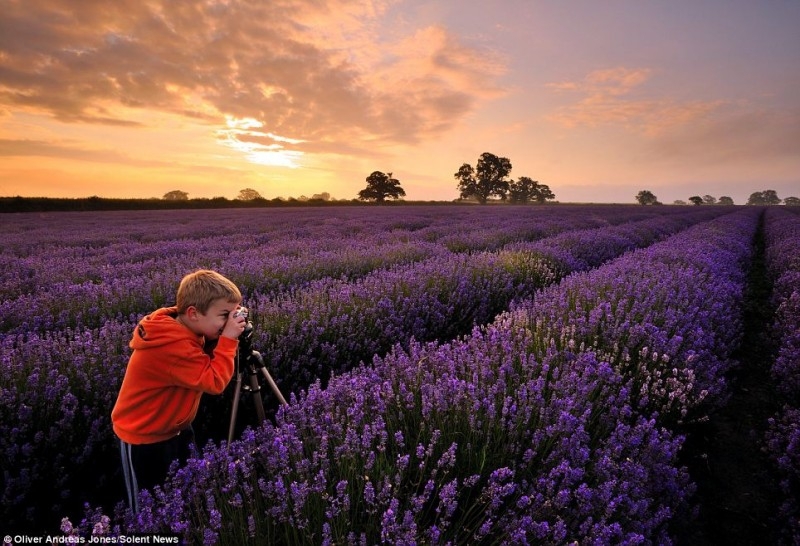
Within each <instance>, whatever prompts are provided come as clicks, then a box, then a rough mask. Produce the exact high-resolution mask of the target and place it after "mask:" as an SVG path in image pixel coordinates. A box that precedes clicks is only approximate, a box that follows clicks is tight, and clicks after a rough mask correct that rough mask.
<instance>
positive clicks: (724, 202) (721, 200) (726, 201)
mask: <svg viewBox="0 0 800 546" xmlns="http://www.w3.org/2000/svg"><path fill="white" fill-rule="evenodd" d="M717 204H719V205H733V199H731V198H730V197H728V196H727V195H723V196H722V197H720V198H719V201H717Z"/></svg>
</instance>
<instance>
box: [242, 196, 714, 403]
mask: <svg viewBox="0 0 800 546" xmlns="http://www.w3.org/2000/svg"><path fill="white" fill-rule="evenodd" d="M718 215H719V214H718V213H716V212H714V214H713V215H710V214H709V213H708V212H707V211H704V210H700V211H691V212H687V213H685V214H682V215H680V216H669V217H657V218H649V219H644V220H640V221H635V222H628V223H625V224H621V225H618V226H610V227H606V228H593V229H576V230H570V231H567V232H564V233H561V234H558V235H555V236H552V237H548V238H545V239H541V240H539V241H535V242H516V243H513V244H510V245H507V246H506V247H505V248H503V249H501V250H498V251H495V252H476V253H472V254H470V255H460V254H452V255H448V256H444V257H433V258H430V259H427V260H423V261H420V262H416V263H410V264H404V265H399V266H395V267H391V268H389V269H385V270H377V271H375V272H373V273H371V274H369V275H366V276H365V277H363V278H361V279H358V280H356V281H352V282H351V281H343V280H336V279H322V280H320V281H318V282H314V283H311V284H310V285H309V286H307V287H303V288H301V289H298V290H295V291H291V292H283V293H279V294H277V295H276V294H260V293H255V294H253V297H252V298H251V300H250V301H249V304H250V305H251V308H252V309H253V310H254V311H255V317H256V318H257V323H256V333H255V335H254V341H253V343H254V345H255V346H257V347H259V348H261V349H263V352H264V353H265V356H266V361H267V363H268V365H269V367H270V369H272V370H274V371H275V375H276V376H277V377H278V382H279V385H280V386H281V387H285V388H286V390H287V391H289V392H291V391H295V390H297V389H298V387H301V388H302V387H305V386H306V385H308V384H309V383H311V382H312V381H314V380H315V379H317V378H321V379H325V378H327V377H328V376H329V375H330V374H332V373H340V372H342V371H347V370H349V369H350V368H352V367H353V366H354V365H356V364H358V363H359V362H360V361H367V362H368V361H369V360H371V358H372V355H374V354H379V355H380V354H384V353H386V352H388V351H389V350H390V349H391V348H392V346H393V345H395V344H398V343H399V344H400V345H401V346H403V347H406V346H407V343H408V341H409V340H411V339H415V340H417V341H431V340H447V339H452V338H454V337H456V336H458V335H461V334H465V333H468V332H469V331H470V329H471V328H472V326H473V325H474V324H484V323H486V322H489V321H491V320H492V319H493V318H494V317H495V315H497V314H498V313H500V312H501V311H503V310H505V309H507V308H508V306H509V304H510V303H511V302H512V301H513V300H514V299H523V298H526V297H529V296H531V295H532V294H533V293H534V292H535V291H536V290H538V289H540V288H541V287H543V286H546V285H549V284H552V283H553V282H555V281H556V280H558V279H560V278H561V277H563V276H564V275H565V274H566V273H572V272H577V271H583V270H587V269H590V268H594V267H597V266H599V265H600V264H601V263H603V262H605V261H607V260H610V259H613V258H615V257H617V256H619V255H621V254H622V253H624V252H626V251H629V250H633V249H635V248H641V247H644V246H647V245H650V244H652V243H654V242H655V241H658V240H660V239H662V238H664V237H666V236H668V235H671V234H673V233H675V232H676V231H679V230H681V229H685V228H686V227H688V226H690V225H692V224H695V223H697V222H698V221H704V220H708V219H710V218H711V217H713V216H718Z"/></svg>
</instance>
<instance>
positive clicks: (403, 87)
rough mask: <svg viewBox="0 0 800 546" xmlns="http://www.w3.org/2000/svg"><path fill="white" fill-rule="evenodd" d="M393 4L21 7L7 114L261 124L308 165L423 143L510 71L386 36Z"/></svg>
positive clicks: (472, 56)
mask: <svg viewBox="0 0 800 546" xmlns="http://www.w3.org/2000/svg"><path fill="white" fill-rule="evenodd" d="M391 3H392V2H391V1H389V0H361V1H349V0H325V1H320V2H307V1H305V0H284V1H280V2H277V1H276V2H272V1H270V2H264V1H258V0H209V1H206V2H174V1H170V0H162V1H153V2H141V1H139V0H115V1H114V2H105V1H100V0H82V1H81V2H74V1H72V0H24V1H23V0H10V1H8V2H4V14H3V17H2V18H0V109H6V110H8V111H15V110H17V111H18V110H22V111H26V112H33V113H37V114H46V115H49V116H52V117H54V118H56V119H58V120H60V121H63V122H67V123H99V124H116V125H131V126H136V125H137V124H139V123H140V121H139V120H138V119H136V117H135V113H134V114H132V113H131V112H135V111H136V109H146V110H147V111H149V112H152V111H163V112H167V113H171V114H177V115H180V116H184V117H188V118H191V119H193V120H201V121H204V122H206V123H209V124H217V125H218V126H220V127H226V125H225V119H226V116H228V117H230V118H235V119H255V120H257V121H258V122H259V123H261V124H262V127H263V131H264V133H271V134H273V135H279V136H280V137H281V138H285V139H289V140H287V141H283V145H285V146H286V147H287V149H288V148H289V147H291V148H292V149H293V150H295V151H298V152H299V151H302V150H303V149H304V146H309V147H310V146H312V145H313V144H314V143H326V142H327V143H331V142H347V143H349V144H350V145H352V146H356V145H358V143H361V146H362V147H365V148H368V147H370V146H372V145H373V144H371V143H373V142H374V141H375V140H377V139H388V140H389V141H394V142H418V141H421V140H424V139H429V138H432V137H435V136H437V135H439V134H441V133H442V132H443V131H446V130H447V129H448V128H450V127H452V126H453V125H454V124H455V123H456V122H457V121H458V120H459V119H461V118H463V117H464V116H465V115H466V114H467V113H469V112H470V111H471V110H472V109H474V108H476V105H477V104H478V102H479V101H481V100H484V99H486V98H490V97H492V96H495V95H496V94H497V93H498V92H499V90H498V89H497V88H496V84H495V83H494V80H495V78H496V77H497V76H498V75H499V74H501V73H502V70H503V68H502V62H503V61H502V59H500V58H498V57H496V56H494V55H493V54H491V52H486V51H482V50H479V49H475V48H472V47H468V46H466V45H464V44H463V43H461V42H460V41H459V40H458V39H456V38H455V37H454V36H453V35H452V34H450V33H449V32H448V31H447V30H445V29H443V28H441V27H431V28H425V29H416V30H417V33H416V34H412V35H410V36H394V35H385V34H383V33H382V29H383V28H384V27H383V26H382V25H383V23H384V21H383V19H382V18H383V17H384V16H386V13H387V9H388V7H389V6H390V5H391ZM123 107H124V108H123Z"/></svg>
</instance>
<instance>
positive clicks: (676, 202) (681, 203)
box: [672, 199, 686, 205]
mask: <svg viewBox="0 0 800 546" xmlns="http://www.w3.org/2000/svg"><path fill="white" fill-rule="evenodd" d="M672 204H673V205H685V204H686V201H684V200H683V199H676V200H675V201H673V202H672Z"/></svg>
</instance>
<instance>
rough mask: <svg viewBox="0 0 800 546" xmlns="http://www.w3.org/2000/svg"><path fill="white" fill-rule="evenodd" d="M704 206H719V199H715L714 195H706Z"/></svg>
mask: <svg viewBox="0 0 800 546" xmlns="http://www.w3.org/2000/svg"><path fill="white" fill-rule="evenodd" d="M703 204H704V205H716V204H717V198H716V197H714V196H713V195H704V196H703Z"/></svg>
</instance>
